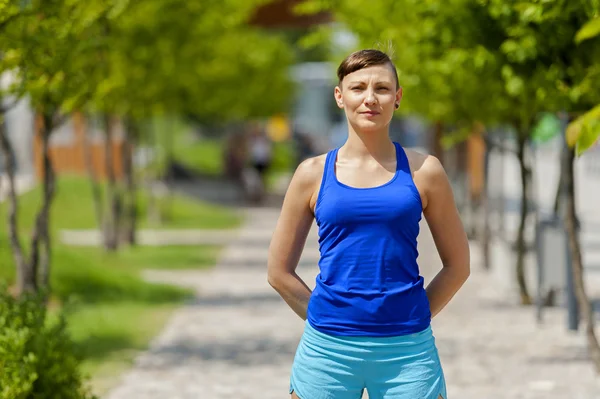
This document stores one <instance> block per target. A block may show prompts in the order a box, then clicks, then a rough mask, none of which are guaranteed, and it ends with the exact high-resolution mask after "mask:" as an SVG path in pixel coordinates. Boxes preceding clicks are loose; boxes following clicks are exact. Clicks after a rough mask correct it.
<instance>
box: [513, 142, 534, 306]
mask: <svg viewBox="0 0 600 399" xmlns="http://www.w3.org/2000/svg"><path fill="white" fill-rule="evenodd" d="M518 141H519V143H518V146H519V148H518V149H517V156H518V158H519V167H520V171H521V191H522V194H521V220H520V223H519V230H518V232H517V242H516V246H517V264H516V275H517V283H518V285H519V295H520V297H521V298H520V299H521V304H522V305H530V304H531V303H532V302H531V297H530V296H529V291H528V289H527V281H526V279H525V255H526V253H527V244H526V242H525V228H526V227H527V216H528V213H529V212H528V211H529V209H528V207H529V200H530V192H529V187H530V178H531V168H530V167H529V165H527V160H526V159H525V147H526V144H527V137H526V136H525V135H524V134H523V133H521V134H520V135H519V139H518Z"/></svg>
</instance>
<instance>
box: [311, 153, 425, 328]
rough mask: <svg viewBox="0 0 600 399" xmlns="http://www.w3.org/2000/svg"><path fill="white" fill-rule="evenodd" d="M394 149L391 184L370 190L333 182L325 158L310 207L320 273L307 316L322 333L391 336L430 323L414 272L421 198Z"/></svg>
mask: <svg viewBox="0 0 600 399" xmlns="http://www.w3.org/2000/svg"><path fill="white" fill-rule="evenodd" d="M394 146H395V147H396V173H395V174H394V177H393V178H392V179H391V180H390V181H388V182H387V183H385V184H383V185H380V186H377V187H372V188H355V187H350V186H348V185H345V184H343V183H341V182H340V181H338V180H337V177H336V174H335V163H336V159H337V153H338V149H334V150H332V151H330V152H329V153H327V157H326V160H325V168H324V171H323V178H322V181H321V188H320V191H319V194H318V197H317V202H316V205H315V219H316V222H317V225H318V227H319V250H320V255H321V256H320V260H319V269H320V272H319V274H318V275H317V278H316V286H315V289H314V290H313V293H312V295H311V297H310V301H309V304H308V311H307V320H308V322H309V323H310V324H311V326H312V327H313V328H315V329H316V330H318V331H321V332H323V333H326V334H330V335H342V336H369V337H377V336H398V335H405V334H412V333H416V332H420V331H423V330H424V329H426V328H427V327H428V326H429V324H430V322H431V313H430V310H429V301H428V299H427V295H426V293H425V288H424V281H423V277H422V276H420V274H419V267H418V264H417V257H418V251H417V236H418V235H419V222H420V220H421V214H422V211H423V208H422V204H421V197H420V195H419V192H418V190H417V187H416V186H415V184H414V182H413V179H412V175H411V172H410V167H409V164H408V158H407V157H406V154H405V152H404V149H403V148H402V147H401V146H400V145H399V144H398V143H394Z"/></svg>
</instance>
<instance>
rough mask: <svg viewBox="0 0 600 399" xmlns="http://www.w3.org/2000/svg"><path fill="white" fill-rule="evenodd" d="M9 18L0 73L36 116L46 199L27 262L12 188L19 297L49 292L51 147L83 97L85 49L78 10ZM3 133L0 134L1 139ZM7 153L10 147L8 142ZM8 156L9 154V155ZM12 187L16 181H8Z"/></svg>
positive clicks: (13, 10)
mask: <svg viewBox="0 0 600 399" xmlns="http://www.w3.org/2000/svg"><path fill="white" fill-rule="evenodd" d="M3 7H4V8H3V9H2V10H0V11H4V12H6V14H4V15H8V16H7V17H6V18H5V19H4V20H3V22H2V29H3V30H2V31H0V44H1V48H2V49H3V58H2V61H3V62H2V64H1V65H0V67H1V69H0V72H2V73H5V72H9V73H12V75H13V76H14V79H13V82H14V84H13V85H11V86H10V87H9V88H8V90H7V94H9V95H11V96H14V97H15V98H21V97H23V96H27V97H28V98H29V101H30V103H31V104H32V106H33V108H34V109H35V110H36V112H37V115H38V127H39V130H38V132H37V137H38V139H39V141H40V145H41V156H42V187H43V190H42V192H43V196H42V201H41V205H40V209H39V211H38V213H37V215H36V218H35V224H34V228H33V231H32V233H31V237H30V248H29V257H28V258H27V257H26V256H25V252H24V249H23V247H22V246H21V243H20V240H19V237H18V231H17V226H18V224H17V213H16V209H17V199H16V196H15V194H14V186H12V185H11V187H10V188H9V192H10V196H9V198H10V201H11V208H12V209H11V210H12V212H11V215H10V226H11V228H10V232H11V243H12V252H13V256H14V260H15V264H16V267H17V287H16V289H17V292H18V293H22V292H27V291H38V290H45V291H47V290H49V275H50V259H51V237H50V233H49V216H50V207H51V204H52V199H53V197H54V192H55V177H54V172H53V168H52V163H51V160H50V157H49V152H48V147H49V140H50V136H51V134H52V131H53V129H54V127H55V126H57V125H58V124H60V123H61V118H62V115H63V114H64V113H65V112H68V108H69V104H75V103H76V102H77V100H76V99H77V97H78V95H77V94H78V93H79V87H78V86H77V79H75V78H73V79H70V78H71V77H75V76H77V74H78V70H77V64H76V60H77V58H76V55H77V53H78V52H79V51H81V49H82V47H83V45H84V43H81V42H80V41H78V40H76V39H77V36H76V35H77V32H78V27H77V26H76V25H75V24H73V23H65V21H71V20H72V14H73V12H74V11H75V10H76V8H75V6H74V5H72V4H68V3H64V2H61V1H58V0H50V1H38V0H32V1H30V2H28V3H26V4H25V3H23V2H19V1H10V2H7V3H3ZM1 133H2V132H0V134H1ZM2 141H3V144H4V145H3V148H4V149H5V150H6V149H7V148H8V146H7V145H6V142H5V140H2ZM8 152H10V151H8ZM9 181H11V183H12V179H9Z"/></svg>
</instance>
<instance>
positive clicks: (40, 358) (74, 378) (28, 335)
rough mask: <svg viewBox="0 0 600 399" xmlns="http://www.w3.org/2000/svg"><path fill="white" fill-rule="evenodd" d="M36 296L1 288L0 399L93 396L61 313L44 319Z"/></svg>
mask: <svg viewBox="0 0 600 399" xmlns="http://www.w3.org/2000/svg"><path fill="white" fill-rule="evenodd" d="M48 319H49V318H48V311H47V309H46V306H45V304H44V301H43V300H42V298H41V296H39V295H35V296H34V295H29V296H23V297H21V298H19V299H15V298H13V297H12V296H11V295H10V294H9V293H8V291H7V290H6V289H5V288H4V287H0V399H59V398H60V399H92V398H94V397H93V395H91V394H90V393H89V392H88V391H87V389H86V387H85V386H84V378H83V376H82V375H81V374H80V372H79V364H80V359H79V357H78V356H76V353H75V346H74V344H73V342H72V340H71V338H70V337H69V335H68V333H67V329H66V324H65V317H64V314H62V313H61V314H60V315H59V316H58V318H57V319H56V320H55V321H52V322H50V321H49V320H48Z"/></svg>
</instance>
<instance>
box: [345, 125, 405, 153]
mask: <svg viewBox="0 0 600 399" xmlns="http://www.w3.org/2000/svg"><path fill="white" fill-rule="evenodd" d="M340 151H341V152H342V154H343V155H345V156H346V157H349V158H374V159H376V160H379V161H383V160H386V159H388V158H391V157H395V156H396V149H395V147H394V143H393V142H392V140H391V139H390V136H389V133H388V129H387V127H386V129H384V130H382V131H372V132H359V131H356V130H354V129H353V128H352V126H349V128H348V140H346V143H344V145H343V146H342V147H341V148H340Z"/></svg>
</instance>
